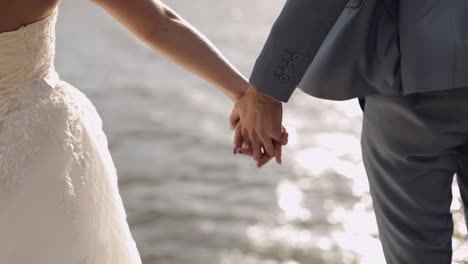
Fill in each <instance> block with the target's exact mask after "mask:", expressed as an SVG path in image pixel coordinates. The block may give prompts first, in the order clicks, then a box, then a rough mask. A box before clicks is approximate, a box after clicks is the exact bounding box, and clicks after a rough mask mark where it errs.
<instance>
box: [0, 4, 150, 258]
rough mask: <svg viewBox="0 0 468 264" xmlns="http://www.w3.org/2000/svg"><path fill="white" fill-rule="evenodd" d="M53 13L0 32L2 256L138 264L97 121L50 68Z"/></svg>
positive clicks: (76, 92) (84, 99) (78, 94)
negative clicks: (16, 27) (13, 29)
mask: <svg viewBox="0 0 468 264" xmlns="http://www.w3.org/2000/svg"><path fill="white" fill-rule="evenodd" d="M57 14H58V9H57V8H56V9H55V10H54V11H53V13H52V14H51V15H49V16H48V17H46V18H44V19H42V20H40V21H37V22H35V23H31V24H28V25H26V26H22V27H21V28H20V29H18V30H15V31H10V32H5V33H0V234H1V238H0V263H1V264H3V263H15V264H29V263H35V264H63V263H69V264H141V259H140V257H139V253H138V250H137V248H136V244H135V242H134V240H133V238H132V236H131V233H130V230H129V227H128V224H127V223H126V214H125V210H124V207H123V203H122V200H121V198H120V195H119V189H118V185H117V183H118V182H117V174H116V169H115V166H114V164H113V161H112V157H111V155H110V152H109V149H108V142H107V138H106V136H105V134H104V131H103V130H102V120H101V118H100V116H99V114H98V112H97V110H96V108H95V107H94V105H93V104H92V103H91V101H90V100H89V99H88V98H87V97H86V95H85V94H84V93H82V92H81V91H80V90H78V89H76V88H75V87H73V86H72V85H71V84H69V83H67V82H65V81H63V80H60V78H59V76H58V74H57V73H56V71H55V69H54V56H55V23H56V20H57ZM57 249H59V250H57Z"/></svg>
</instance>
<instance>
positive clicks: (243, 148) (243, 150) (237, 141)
mask: <svg viewBox="0 0 468 264" xmlns="http://www.w3.org/2000/svg"><path fill="white" fill-rule="evenodd" d="M233 129H234V154H237V153H239V154H243V155H246V156H249V157H252V156H253V151H252V148H251V147H250V146H249V145H248V144H247V143H246V142H245V141H244V139H243V137H242V132H241V131H242V129H241V123H240V122H239V121H238V122H237V123H236V125H235V127H234V128H233ZM281 133H282V139H281V140H282V142H281V144H278V143H279V142H277V141H273V146H274V148H275V154H276V155H275V159H276V162H277V163H278V164H281V155H282V146H283V145H286V144H288V132H287V131H286V128H285V127H284V126H281ZM272 158H273V157H271V156H269V155H268V154H266V153H264V154H263V156H262V158H261V160H260V161H259V162H258V167H261V166H263V165H265V164H266V163H268V162H269V161H270V160H271V159H272Z"/></svg>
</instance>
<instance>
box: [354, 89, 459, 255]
mask: <svg viewBox="0 0 468 264" xmlns="http://www.w3.org/2000/svg"><path fill="white" fill-rule="evenodd" d="M361 147H362V158H363V162H364V167H365V169H366V173H367V176H368V179H369V186H370V193H371V196H372V201H373V206H374V210H375V215H376V219H377V225H378V228H379V235H380V239H381V242H382V247H383V251H384V254H385V259H386V261H387V263H388V264H420V263H421V264H422V263H424V264H432V263H434V264H450V263H451V258H452V243H451V241H452V233H453V221H452V215H451V213H450V205H451V202H452V193H451V184H452V180H453V176H454V174H455V173H457V179H458V184H459V187H460V193H461V196H462V199H463V204H464V207H465V208H467V205H468V188H467V187H468V88H458V89H451V90H445V91H436V92H424V93H417V94H410V95H407V96H384V95H381V94H378V95H372V96H368V97H366V100H365V111H364V114H363V127H362V135H361ZM465 217H466V211H465Z"/></svg>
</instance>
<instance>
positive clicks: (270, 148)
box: [230, 87, 283, 166]
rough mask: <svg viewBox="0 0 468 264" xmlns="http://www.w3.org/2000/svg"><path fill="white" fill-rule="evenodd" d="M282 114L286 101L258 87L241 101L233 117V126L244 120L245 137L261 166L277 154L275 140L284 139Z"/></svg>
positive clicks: (246, 94)
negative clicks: (262, 91) (278, 99)
mask: <svg viewBox="0 0 468 264" xmlns="http://www.w3.org/2000/svg"><path fill="white" fill-rule="evenodd" d="M282 118H283V106H282V103H281V102H279V101H277V100H275V99H273V98H272V97H270V96H268V95H265V94H263V93H261V92H259V91H257V90H256V89H255V88H254V87H250V88H249V89H248V90H247V92H246V93H245V94H244V95H243V96H242V97H241V98H240V99H239V100H238V101H237V103H236V105H235V107H234V110H233V112H232V114H231V118H230V122H231V128H233V129H234V128H235V127H236V125H237V123H238V122H240V128H241V129H240V132H241V136H242V140H243V142H244V144H246V145H247V146H248V147H249V148H250V149H251V151H252V156H253V158H254V159H255V160H256V161H257V166H260V164H261V163H263V162H264V160H265V159H266V158H268V157H270V159H271V157H275V156H277V153H276V150H275V142H277V143H278V144H279V145H281V142H283V140H282V139H283V133H282V126H281V123H282ZM262 150H263V151H262ZM265 156H266V157H265Z"/></svg>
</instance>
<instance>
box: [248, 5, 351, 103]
mask: <svg viewBox="0 0 468 264" xmlns="http://www.w3.org/2000/svg"><path fill="white" fill-rule="evenodd" d="M349 1H350V0H288V1H287V2H286V4H285V6H284V8H283V10H282V11H281V14H280V15H279V17H278V18H277V20H276V22H275V23H274V25H273V27H272V29H271V32H270V35H269V36H268V39H267V41H266V43H265V46H264V47H263V50H262V52H261V53H260V56H259V57H258V59H257V61H256V63H255V66H254V69H253V72H252V75H251V77H250V83H251V84H252V85H253V86H254V87H255V88H256V89H257V90H259V91H260V92H262V93H264V94H267V95H269V96H271V97H273V98H275V99H277V100H278V101H283V102H287V101H288V100H289V98H290V97H291V95H292V93H293V91H294V90H295V89H296V87H297V85H298V84H299V82H300V81H301V79H302V76H303V75H304V73H305V71H306V70H307V68H308V67H309V65H310V63H311V62H312V59H313V58H314V56H315V54H316V53H317V51H318V50H319V48H320V45H321V44H322V42H323V41H324V40H325V37H326V36H327V34H328V32H329V31H330V30H331V28H332V27H333V25H334V24H335V22H336V20H337V19H338V17H339V15H340V14H341V12H342V11H343V9H344V8H345V6H346V4H347V3H348V2H349Z"/></svg>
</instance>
